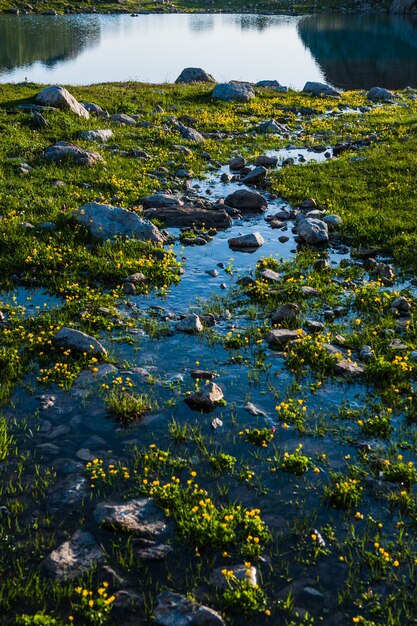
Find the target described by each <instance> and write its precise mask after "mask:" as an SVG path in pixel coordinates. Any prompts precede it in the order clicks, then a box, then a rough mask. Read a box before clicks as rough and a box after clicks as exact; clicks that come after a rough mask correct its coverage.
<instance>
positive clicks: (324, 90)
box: [303, 81, 340, 97]
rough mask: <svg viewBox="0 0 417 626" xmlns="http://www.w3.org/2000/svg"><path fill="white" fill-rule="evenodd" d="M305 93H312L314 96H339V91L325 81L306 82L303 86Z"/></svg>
mask: <svg viewBox="0 0 417 626" xmlns="http://www.w3.org/2000/svg"><path fill="white" fill-rule="evenodd" d="M303 91H304V93H312V94H313V95H314V96H336V97H339V96H340V93H339V91H336V89H333V87H330V85H326V84H324V83H315V82H310V81H308V82H306V84H305V85H304V88H303Z"/></svg>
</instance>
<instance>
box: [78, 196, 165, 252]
mask: <svg viewBox="0 0 417 626" xmlns="http://www.w3.org/2000/svg"><path fill="white" fill-rule="evenodd" d="M73 215H74V217H75V219H76V220H77V222H78V224H81V225H82V226H86V227H87V228H89V229H90V232H91V234H92V235H94V237H97V238H98V239H101V240H103V241H105V240H107V239H114V238H115V237H133V238H134V239H140V240H141V241H152V242H154V243H160V242H162V241H164V236H163V235H162V233H161V232H160V231H159V230H158V228H157V227H156V226H154V224H152V222H149V220H146V219H143V218H141V217H139V215H137V214H136V213H133V211H128V210H127V209H123V208H121V207H114V206H111V205H109V204H98V202H89V203H88V204H84V206H82V207H81V208H80V209H75V210H74V212H73Z"/></svg>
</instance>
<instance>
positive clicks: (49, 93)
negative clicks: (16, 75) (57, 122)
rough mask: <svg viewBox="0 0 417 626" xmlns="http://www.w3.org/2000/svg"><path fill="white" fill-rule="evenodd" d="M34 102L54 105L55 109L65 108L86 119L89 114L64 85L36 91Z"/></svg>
mask: <svg viewBox="0 0 417 626" xmlns="http://www.w3.org/2000/svg"><path fill="white" fill-rule="evenodd" d="M35 102H37V103H38V104H42V105H44V106H51V107H56V108H57V109H64V110H65V109H67V110H70V111H72V112H73V113H75V115H78V116H79V117H84V118H85V119H88V118H89V117H90V114H89V113H88V111H87V109H85V108H84V107H83V105H82V104H80V103H79V102H78V100H76V99H75V98H74V96H72V95H71V94H70V92H69V91H67V90H66V89H65V88H64V87H58V86H57V85H54V86H52V87H46V88H45V89H42V91H40V92H39V93H38V95H37V96H36V98H35Z"/></svg>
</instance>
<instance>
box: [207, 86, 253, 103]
mask: <svg viewBox="0 0 417 626" xmlns="http://www.w3.org/2000/svg"><path fill="white" fill-rule="evenodd" d="M211 97H212V98H214V99H217V100H225V101H226V102H230V101H231V100H236V101H237V102H249V101H250V100H252V98H254V97H255V92H254V90H253V87H252V85H250V84H249V83H239V82H230V83H219V84H218V85H216V86H215V88H214V89H213V92H212V94H211Z"/></svg>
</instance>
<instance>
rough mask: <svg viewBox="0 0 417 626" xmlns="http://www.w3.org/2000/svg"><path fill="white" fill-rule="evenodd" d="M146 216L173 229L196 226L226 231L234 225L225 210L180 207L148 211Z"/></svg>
mask: <svg viewBox="0 0 417 626" xmlns="http://www.w3.org/2000/svg"><path fill="white" fill-rule="evenodd" d="M145 215H146V217H148V218H152V219H157V220H161V221H162V222H163V223H164V224H165V225H166V226H168V227H173V228H183V227H190V226H196V227H198V228H200V227H206V228H215V229H217V230H225V229H226V228H229V227H230V226H231V225H232V224H233V219H232V218H231V217H230V215H228V214H227V213H226V211H224V210H223V209H219V210H213V211H212V210H210V211H209V210H206V209H196V208H193V207H189V206H182V207H180V206H178V207H166V208H155V209H147V210H146V211H145ZM194 243H195V242H194ZM204 243H206V242H204Z"/></svg>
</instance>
